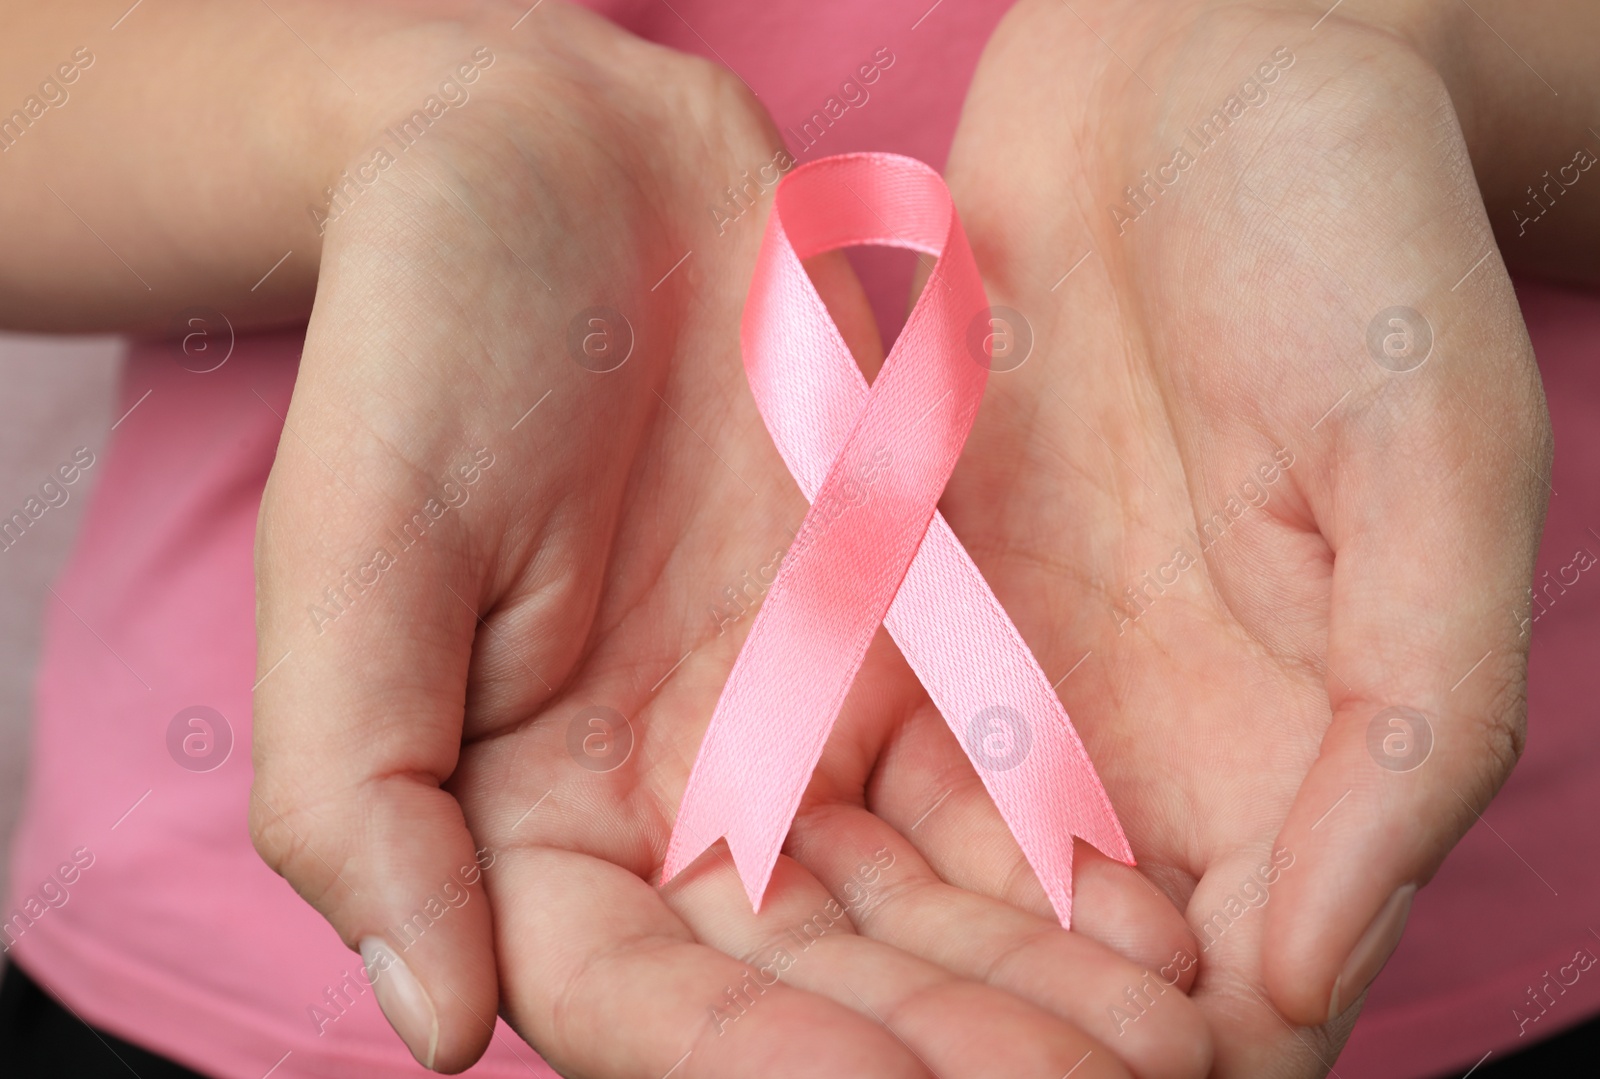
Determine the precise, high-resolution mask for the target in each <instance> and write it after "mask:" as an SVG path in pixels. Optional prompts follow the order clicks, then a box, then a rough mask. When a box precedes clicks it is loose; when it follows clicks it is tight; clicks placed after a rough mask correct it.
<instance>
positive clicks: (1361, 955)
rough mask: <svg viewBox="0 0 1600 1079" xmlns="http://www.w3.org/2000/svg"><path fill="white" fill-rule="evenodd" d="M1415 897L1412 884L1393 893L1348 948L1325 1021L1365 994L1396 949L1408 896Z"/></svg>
mask: <svg viewBox="0 0 1600 1079" xmlns="http://www.w3.org/2000/svg"><path fill="white" fill-rule="evenodd" d="M1416 894H1417V886H1416V885H1415V884H1407V885H1406V886H1405V887H1403V888H1400V889H1398V890H1396V892H1395V893H1394V894H1393V895H1391V896H1390V897H1389V901H1388V902H1387V903H1385V904H1384V905H1383V909H1381V910H1380V911H1378V916H1377V917H1375V918H1373V919H1372V924H1371V925H1369V926H1367V931H1366V932H1365V933H1363V934H1361V939H1360V940H1358V941H1356V946H1355V947H1354V948H1352V949H1350V958H1349V959H1346V960H1345V961H1344V969H1343V970H1342V971H1340V972H1339V976H1338V977H1337V978H1335V979H1334V980H1333V996H1332V997H1330V998H1329V999H1328V1022H1330V1023H1331V1022H1333V1021H1334V1020H1335V1019H1337V1018H1338V1017H1339V1016H1340V1015H1343V1014H1344V1010H1345V1009H1346V1008H1348V1007H1350V1003H1351V1002H1352V1001H1354V1000H1355V999H1356V998H1357V997H1359V996H1360V995H1361V994H1362V993H1364V992H1365V991H1366V988H1367V986H1369V985H1371V984H1372V979H1374V978H1376V977H1377V976H1378V971H1380V970H1382V969H1383V965H1384V964H1385V963H1387V962H1388V961H1389V957H1390V956H1391V955H1393V954H1394V950H1395V947H1396V946H1397V945H1399V943H1400V934H1401V933H1404V932H1405V928H1406V918H1408V917H1409V916H1410V914H1411V897H1412V896H1414V895H1416Z"/></svg>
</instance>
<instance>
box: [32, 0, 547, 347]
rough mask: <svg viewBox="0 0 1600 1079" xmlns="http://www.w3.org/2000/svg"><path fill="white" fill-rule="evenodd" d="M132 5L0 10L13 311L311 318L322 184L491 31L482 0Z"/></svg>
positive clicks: (238, 319) (51, 326)
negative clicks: (435, 12)
mask: <svg viewBox="0 0 1600 1079" xmlns="http://www.w3.org/2000/svg"><path fill="white" fill-rule="evenodd" d="M128 5H129V0H107V2H95V3H86V4H83V5H76V6H70V7H68V6H60V7H57V6H55V5H49V6H46V5H35V4H25V3H11V4H7V5H6V7H7V8H8V9H9V10H6V11H5V12H4V14H3V15H0V21H3V23H4V25H5V26H6V33H5V34H4V35H3V36H0V73H3V74H0V235H3V236H4V243H0V325H4V326H5V327H7V328H13V329H32V330H138V329H162V328H166V327H167V323H169V322H170V321H171V320H172V319H173V318H174V317H175V316H176V315H177V313H178V312H180V311H182V310H183V309H185V308H189V307H196V306H204V307H212V308H216V309H219V310H221V311H223V312H224V313H225V314H226V315H227V317H228V318H229V320H230V321H232V322H233V323H234V325H235V326H236V327H240V326H250V325H267V324H272V323H279V322H285V321H289V320H293V319H297V318H303V317H305V315H306V313H307V312H308V311H309V310H310V305H311V298H312V295H313V292H314V289H315V284H316V276H317V266H318V261H319V259H320V254H321V245H322V229H323V226H324V224H325V218H326V216H327V215H328V213H329V212H330V209H332V207H331V206H330V203H333V202H334V201H335V200H333V199H330V193H329V189H330V187H333V186H334V185H335V184H337V183H338V182H339V180H340V174H341V172H342V171H343V170H345V169H346V168H347V167H348V166H352V165H354V164H356V163H357V159H358V158H361V157H362V154H361V150H362V148H363V147H365V146H366V145H367V144H368V143H373V144H374V145H376V141H377V139H378V137H379V135H380V133H381V132H382V130H383V129H384V128H385V127H386V125H387V124H388V123H389V122H390V121H391V119H393V118H396V117H398V116H399V114H400V113H402V112H405V111H408V109H407V107H406V106H407V104H408V103H409V105H421V104H422V102H423V101H424V99H425V98H426V97H427V96H428V95H429V94H430V93H433V94H437V93H438V84H439V83H440V82H441V80H444V79H447V78H449V77H450V76H451V75H452V73H453V72H454V71H455V70H456V69H457V68H458V67H459V66H460V65H461V64H463V63H467V64H471V62H472V54H473V51H474V49H475V48H477V47H478V46H482V45H484V44H485V40H484V38H485V34H484V33H479V32H478V30H479V29H480V26H479V25H477V23H478V19H479V16H480V15H481V13H482V12H481V6H471V7H470V8H469V7H464V6H463V5H452V6H451V8H450V10H451V11H452V12H453V13H459V14H460V15H461V16H462V17H461V18H459V19H453V20H448V21H442V20H436V19H433V18H431V17H430V13H431V11H432V9H433V8H434V7H438V6H439V5H422V4H413V5H408V6H402V5H384V4H366V3H349V4H331V3H318V2H314V0H273V3H272V5H271V6H270V7H269V6H267V5H266V4H264V3H256V4H245V5H242V6H241V5H216V4H210V3H206V2H205V0H164V2H162V3H151V4H140V5H138V6H137V7H136V8H134V9H133V10H132V11H131V12H128ZM469 10H470V16H469V15H468V12H469ZM125 12H126V14H125ZM495 14H500V12H499V11H498V10H497V11H496V12H495ZM514 17H515V16H514V15H513V16H512V18H507V19H504V20H493V23H492V24H493V25H496V26H498V23H499V22H501V21H503V22H504V23H505V26H504V27H501V28H500V29H502V30H503V29H508V28H509V26H510V23H511V22H512V20H513V19H514ZM119 19H120V20H121V21H120V22H119V21H118V20H119ZM113 24H115V28H114V29H113ZM528 29H529V28H528V27H523V30H524V31H527V30H528ZM474 77H476V71H475V74H474ZM468 89H470V88H468ZM411 97H415V98H416V101H414V102H412V101H410V98H411ZM280 260H281V261H280ZM274 267H276V268H275V269H274ZM269 270H270V271H271V272H270V274H269ZM263 278H264V279H263Z"/></svg>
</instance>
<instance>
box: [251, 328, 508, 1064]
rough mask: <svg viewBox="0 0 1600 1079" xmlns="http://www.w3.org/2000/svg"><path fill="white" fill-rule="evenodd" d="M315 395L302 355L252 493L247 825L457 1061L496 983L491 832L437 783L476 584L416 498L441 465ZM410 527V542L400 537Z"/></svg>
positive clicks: (428, 488) (412, 1044) (446, 525)
mask: <svg viewBox="0 0 1600 1079" xmlns="http://www.w3.org/2000/svg"><path fill="white" fill-rule="evenodd" d="M309 355H310V349H309V347H308V359H309ZM330 398H336V394H335V393H333V392H330V390H329V389H328V387H327V385H326V384H324V383H322V382H321V381H320V380H319V372H317V371H315V370H314V369H313V367H312V365H310V364H309V363H308V364H307V365H304V366H303V367H302V371H301V376H300V382H299V385H298V386H297V389H296V394H295V399H294V403H293V404H292V405H291V407H290V410H289V416H288V422H287V424H286V430H285V434H284V436H283V439H282V442H281V443H280V448H279V454H278V460H277V462H276V464H275V465H274V468H273V473H272V476H271V478H270V480H269V482H268V485H267V491H266V495H265V497H264V499H263V502H262V511H261V518H260V523H259V527H258V531H257V545H256V563H257V581H258V599H257V623H258V640H259V644H258V659H259V669H260V671H261V675H262V677H261V681H260V683H259V684H258V688H257V690H256V697H255V721H254V760H255V785H254V789H253V791H252V795H251V812H250V830H251V836H252V839H253V840H254V843H255V845H256V849H257V850H258V851H259V852H260V853H261V856H262V857H263V858H264V859H265V860H266V862H267V864H268V865H270V866H271V867H272V868H273V869H274V870H275V871H277V872H278V873H280V874H281V875H282V876H283V877H285V878H286V879H287V880H288V882H289V883H290V884H291V885H292V886H293V887H294V889H295V891H296V892H298V893H299V894H300V895H301V896H302V897H303V898H304V899H306V900H307V901H308V902H309V903H311V905H312V906H314V907H315V908H316V909H317V910H318V911H319V912H320V913H321V914H322V915H323V917H325V918H326V919H327V920H328V921H329V922H330V923H331V924H332V925H333V927H334V929H335V930H337V932H338V933H339V936H340V938H341V939H342V940H343V941H344V942H345V944H346V945H347V946H348V947H350V948H352V949H355V950H357V951H359V952H360V954H361V957H362V961H363V965H364V974H363V978H364V981H365V982H366V983H368V984H370V985H371V987H372V989H373V991H374V995H375V997H376V999H377V1002H378V1004H379V1006H380V1007H381V1008H382V1010H383V1013H384V1015H385V1016H386V1017H387V1018H388V1020H389V1022H390V1024H391V1025H392V1026H393V1027H394V1029H395V1030H396V1032H397V1033H398V1034H399V1035H400V1037H401V1038H402V1040H404V1042H405V1044H406V1046H407V1047H408V1048H409V1049H410V1050H411V1053H412V1055H413V1056H415V1057H416V1059H417V1060H418V1061H419V1062H420V1063H421V1064H423V1065H424V1066H425V1067H429V1068H433V1069H435V1070H438V1071H443V1072H457V1071H460V1070H462V1069H464V1068H466V1067H468V1066H470V1065H471V1064H472V1063H473V1062H474V1061H476V1060H477V1059H478V1058H479V1056H481V1055H482V1053H483V1051H484V1049H485V1048H486V1047H487V1045H488V1042H489V1039H490V1037H491V1035H492V1033H493V1024H494V1020H495V1014H496V1009H497V1006H498V999H499V988H498V982H497V977H496V968H495V956H494V950H493V930H492V921H491V915H490V909H489V902H488V900H487V897H486V896H485V894H484V885H483V881H482V875H483V872H484V871H485V869H488V868H489V867H490V866H492V860H493V852H491V851H479V850H477V849H475V846H474V843H473V838H472V836H471V834H470V833H469V832H468V829H467V825H466V822H465V819H464V817H463V814H462V811H461V807H460V806H459V805H458V804H457V802H456V800H455V799H454V798H453V797H452V796H451V795H450V794H449V793H447V792H446V791H445V790H443V789H442V786H441V785H442V784H443V782H444V781H445V779H446V778H447V777H448V776H449V775H450V774H451V773H452V772H453V771H454V769H455V766H456V761H457V758H458V756H459V754H460V751H461V737H462V716H463V701H464V699H465V693H466V683H467V672H468V668H469V664H470V660H471V653H472V645H473V639H474V631H475V629H476V621H477V620H476V613H475V610H474V608H473V607H472V606H471V605H470V604H473V603H476V602H477V601H478V595H477V593H478V584H477V582H476V580H474V578H473V576H472V575H471V574H470V572H469V571H468V568H467V567H469V566H470V565H471V560H470V559H469V558H468V557H467V554H466V541H465V539H464V538H463V537H462V535H461V534H460V532H459V531H458V529H459V528H460V522H459V521H458V520H456V518H458V517H460V515H461V514H460V513H459V512H457V513H454V514H450V515H449V516H448V517H446V518H445V519H443V520H431V519H430V515H429V514H426V513H423V512H421V511H422V508H423V507H424V506H425V505H427V504H428V503H429V501H430V499H432V498H433V497H434V496H435V495H437V494H438V490H437V489H436V485H437V484H438V482H439V480H437V479H430V478H429V477H428V476H427V475H426V474H425V472H424V471H423V470H422V469H418V468H415V467H413V466H402V465H401V464H400V463H399V462H398V461H394V460H393V456H392V454H389V455H387V457H388V461H387V462H386V461H385V456H386V455H384V454H381V453H380V452H378V451H377V450H376V449H374V450H373V452H372V453H371V454H370V456H369V458H368V459H366V460H362V459H361V454H360V452H359V451H358V450H357V449H356V448H355V446H354V445H353V444H351V443H350V442H342V443H341V442H340V439H339V436H338V435H335V434H330V433H329V432H331V431H338V430H339V428H338V426H337V425H338V424H339V423H340V422H341V420H340V418H339V417H338V416H337V415H336V413H337V412H338V411H339V410H338V409H336V408H322V407H321V405H320V402H323V401H327V400H329V399H330ZM319 408H320V409H321V411H322V412H323V413H325V414H322V415H319V414H318V413H319ZM342 422H343V423H345V424H346V425H348V422H349V421H348V419H347V418H346V419H344V420H343V421H342ZM302 437H303V438H305V439H308V440H309V441H302ZM446 467H448V466H446ZM346 476H348V477H349V478H351V479H355V480H357V481H358V485H352V484H347V483H346V481H345V477H346ZM372 491H381V492H383V496H382V497H378V496H374V495H372V494H371V493H370V492H372ZM380 526H381V527H380ZM419 529H426V531H427V536H426V542H417V543H416V544H415V546H412V547H402V544H404V543H405V542H406V537H407V536H409V535H410V534H411V533H412V532H413V531H416V530H419ZM452 593H454V595H453V594H452ZM491 871H492V870H491ZM335 1006H336V1005H335V1002H333V1001H330V1002H329V1007H330V1008H332V1007H335ZM334 1014H337V1013H336V1012H335V1013H334Z"/></svg>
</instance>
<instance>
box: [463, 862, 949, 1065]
mask: <svg viewBox="0 0 1600 1079" xmlns="http://www.w3.org/2000/svg"><path fill="white" fill-rule="evenodd" d="M495 868H496V870H497V872H496V876H495V878H494V880H493V881H492V883H491V888H490V895H491V898H492V900H493V903H494V907H495V913H496V918H497V920H498V922H499V923H500V924H501V925H502V926H503V927H504V931H503V932H502V933H501V934H500V936H499V947H500V959H501V963H502V967H503V969H504V970H506V971H514V972H516V973H515V974H513V975H511V976H509V977H508V978H507V980H506V984H505V987H504V999H503V1004H504V1009H505V1014H506V1017H507V1019H508V1020H509V1021H510V1023H511V1025H512V1026H513V1027H514V1028H515V1029H516V1030H517V1032H518V1033H519V1034H521V1035H522V1036H523V1038H525V1039H526V1040H527V1041H528V1043H529V1044H530V1045H532V1046H533V1047H534V1048H535V1049H537V1050H538V1051H539V1053H540V1054H541V1055H543V1056H544V1057H545V1058H546V1059H547V1060H548V1061H549V1062H550V1063H551V1064H552V1065H553V1066H554V1067H556V1068H558V1069H560V1070H562V1071H563V1073H565V1074H576V1075H583V1076H586V1077H590V1079H636V1077H638V1076H642V1075H643V1076H658V1075H667V1074H671V1075H672V1076H673V1077H674V1079H680V1077H681V1079H747V1077H748V1076H752V1075H760V1076H771V1077H774V1079H831V1077H834V1076H839V1077H845V1079H851V1077H860V1079H876V1077H889V1079H931V1073H930V1072H929V1071H928V1070H927V1069H926V1068H925V1067H923V1065H922V1064H921V1063H920V1062H918V1061H917V1059H916V1057H915V1056H914V1055H912V1053H911V1052H910V1051H909V1050H907V1049H906V1047H905V1046H904V1045H902V1044H901V1043H900V1042H899V1041H898V1040H897V1039H896V1038H895V1037H894V1036H893V1035H892V1034H890V1033H889V1032H888V1031H886V1030H884V1029H883V1028H882V1027H880V1026H878V1025H877V1024H875V1023H873V1022H871V1021H870V1020H868V1019H864V1018H862V1017H861V1016H859V1015H856V1014H854V1013H853V1012H852V1011H850V1010H849V1009H848V1008H845V1007H843V1006H841V1005H839V1004H836V1003H834V1002H833V1001H831V1000H826V999H824V998H823V997H820V996H817V995H815V994H812V993H808V992H804V991H801V990H799V989H794V988H791V987H789V986H787V985H784V984H781V983H779V984H773V985H770V986H766V987H765V991H764V992H762V993H761V994H760V1002H759V1004H754V1005H750V1006H747V1007H746V1010H745V1012H744V1014H743V1016H742V1017H741V1018H740V1019H739V1020H738V1021H737V1022H736V1023H731V1024H730V1023H728V1022H727V1021H726V1020H725V1019H724V1021H723V1022H721V1023H720V1024H719V1023H718V1021H717V1013H716V1009H717V1007H718V1006H719V1005H721V1006H723V1007H724V1008H726V1007H727V1005H726V1003H725V1001H726V999H727V996H728V994H729V993H730V992H733V991H734V990H735V989H736V987H738V986H740V985H741V984H742V982H743V979H744V978H745V977H746V975H747V974H748V973H749V970H750V968H749V966H748V965H747V964H745V963H743V962H741V961H739V960H737V959H734V958H732V957H730V956H728V955H725V954H723V953H722V952H720V951H718V950H716V949H714V948H710V947H707V946H706V945H704V944H699V943H696V942H695V940H694V936H693V934H692V933H691V932H690V930H689V928H688V927H687V926H685V925H684V923H683V922H682V921H681V920H680V919H679V918H678V917H677V916H676V915H674V914H673V913H672V911H671V910H669V909H668V907H667V906H666V904H665V903H664V902H663V901H662V897H661V895H660V893H659V892H657V890H656V889H655V888H653V887H651V886H650V885H649V884H647V883H646V882H645V881H643V880H640V879H639V878H638V877H636V876H634V875H633V874H632V873H630V872H628V871H627V870H625V869H622V868H619V867H618V866H615V865H612V864H610V863H608V862H604V861H601V860H599V859H596V858H591V857H589V856H588V855H584V854H578V853H573V852H570V851H564V850H556V849H552V848H548V847H526V848H519V849H516V850H514V851H511V852H508V853H507V855H506V856H505V858H503V859H502V860H501V861H500V862H497V864H496V867H495ZM492 1018H493V1016H492V1010H491V1012H489V1013H485V1016H484V1022H485V1024H487V1023H488V1022H490V1021H492Z"/></svg>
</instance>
